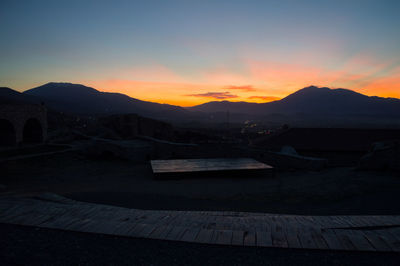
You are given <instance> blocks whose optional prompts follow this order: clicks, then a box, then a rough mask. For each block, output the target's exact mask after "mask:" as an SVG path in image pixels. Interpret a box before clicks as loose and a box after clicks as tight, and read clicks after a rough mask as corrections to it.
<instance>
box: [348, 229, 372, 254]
mask: <svg viewBox="0 0 400 266" xmlns="http://www.w3.org/2000/svg"><path fill="white" fill-rule="evenodd" d="M346 231H349V232H348V237H349V238H350V240H351V242H352V243H353V244H354V246H355V247H356V248H357V249H358V250H360V251H376V249H375V248H374V246H372V245H371V243H370V242H369V241H368V239H367V238H366V237H365V235H364V234H363V232H362V231H359V230H346Z"/></svg>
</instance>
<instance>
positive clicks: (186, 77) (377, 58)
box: [0, 0, 400, 106]
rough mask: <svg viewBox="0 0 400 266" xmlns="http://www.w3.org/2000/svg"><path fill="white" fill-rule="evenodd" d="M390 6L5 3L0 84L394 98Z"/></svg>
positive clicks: (178, 98) (152, 93) (194, 100)
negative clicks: (333, 92) (324, 91)
mask: <svg viewBox="0 0 400 266" xmlns="http://www.w3.org/2000/svg"><path fill="white" fill-rule="evenodd" d="M146 2H147V1H146ZM299 2H301V3H299ZM71 12H72V13H73V15H74V20H71V19H70V14H71ZM399 12H400V2H398V1H395V0H386V1H368V0H365V1H358V0H354V1H335V2H334V3H330V2H326V3H322V2H321V1H311V0H310V1H289V0H283V1H279V3H277V2H276V1H256V0H254V1H252V3H249V2H248V1H240V0H237V1H236V0H232V1H218V2H215V1H211V2H209V3H207V1H204V3H203V2H202V3H193V2H192V3H188V2H186V1H178V0H177V1H168V3H166V2H165V1H155V2H153V1H149V3H144V2H137V3H132V1H119V2H118V4H115V3H111V2H108V1H101V0H99V1H96V2H95V3H92V2H90V1H89V2H85V3H82V2H81V1H69V2H68V3H67V2H65V3H54V1H45V0H42V1H38V2H37V3H31V2H30V1H26V2H25V3H15V2H14V1H2V3H1V4H0V17H1V19H0V22H1V23H0V33H1V34H2V37H3V38H4V40H7V41H6V42H1V43H0V57H1V58H2V60H1V61H0V86H7V87H11V88H13V89H16V90H18V91H24V90H26V89H30V88H33V87H36V86H39V85H42V84H45V83H47V82H50V81H54V82H63V81H65V82H71V83H79V84H83V85H86V86H90V87H93V88H95V89H98V90H100V91H108V92H119V93H124V94H127V95H129V96H131V97H133V98H137V99H140V100H146V101H153V102H159V103H168V104H174V105H180V106H193V105H197V104H201V103H204V102H209V101H212V100H229V101H247V102H268V101H272V100H276V99H281V98H284V97H286V96H287V95H289V94H291V93H293V92H295V91H297V90H299V89H301V88H303V87H307V86H310V85H316V86H320V87H330V88H346V89H351V90H354V91H356V92H359V93H362V94H365V95H368V96H380V97H394V98H400V34H399V31H398V28H400V16H398V13H399ZM38 17H40V19H37V18H38Z"/></svg>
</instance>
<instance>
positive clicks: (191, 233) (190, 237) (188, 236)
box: [180, 228, 200, 242]
mask: <svg viewBox="0 0 400 266" xmlns="http://www.w3.org/2000/svg"><path fill="white" fill-rule="evenodd" d="M199 232H200V228H193V229H188V230H186V231H185V233H184V234H183V236H182V238H181V239H180V240H181V241H185V242H192V241H194V240H195V239H196V237H197V235H198V234H199Z"/></svg>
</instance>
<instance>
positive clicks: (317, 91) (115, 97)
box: [0, 83, 400, 127]
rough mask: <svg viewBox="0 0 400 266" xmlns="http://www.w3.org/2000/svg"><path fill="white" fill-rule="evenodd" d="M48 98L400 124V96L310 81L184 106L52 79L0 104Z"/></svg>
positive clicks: (155, 110)
mask: <svg viewBox="0 0 400 266" xmlns="http://www.w3.org/2000/svg"><path fill="white" fill-rule="evenodd" d="M7 102H13V103H17V102H22V103H44V104H45V105H46V106H47V107H48V108H49V109H50V110H54V111H59V112H64V113H70V114H89V115H108V114H122V113H136V114H139V115H141V116H147V117H151V118H155V119H161V120H166V121H169V122H176V123H180V122H182V123H186V124H187V126H189V127H190V126H194V125H195V124H196V123H202V124H204V125H207V124H208V123H226V121H227V119H228V116H227V114H226V112H227V111H229V113H230V115H229V120H230V122H232V123H239V125H240V124H241V123H243V121H246V120H257V121H259V122H263V123H264V122H265V123H267V124H270V125H277V124H282V123H288V124H290V125H294V126H320V127H321V126H322V127H326V126H328V127H329V126H345V127H352V126H365V127H369V126H375V125H378V124H379V125H380V126H384V127H386V126H388V127H393V126H395V127H399V126H400V100H399V99H393V98H381V97H369V96H366V95H363V94H360V93H356V92H354V91H351V90H346V89H329V88H325V87H323V88H319V87H315V86H310V87H306V88H303V89H301V90H299V91H297V92H295V93H293V94H291V95H289V96H287V97H285V98H283V99H281V100H278V101H273V102H269V103H248V102H229V101H220V102H218V101H213V102H208V103H204V104H201V105H197V106H193V107H188V108H183V107H180V106H174V105H169V104H159V103H153V102H146V101H141V100H138V99H135V98H131V97H129V96H127V95H124V94H120V93H109V92H100V91H98V90H96V89H94V88H90V87H87V86H84V85H80V84H71V83H47V84H45V85H43V86H39V87H36V88H33V89H30V90H27V91H25V92H23V93H19V92H16V91H14V90H12V89H10V88H0V103H7Z"/></svg>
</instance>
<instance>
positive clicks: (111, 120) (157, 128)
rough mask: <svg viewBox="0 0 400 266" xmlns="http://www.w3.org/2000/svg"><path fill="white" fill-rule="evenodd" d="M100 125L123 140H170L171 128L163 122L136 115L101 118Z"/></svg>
mask: <svg viewBox="0 0 400 266" xmlns="http://www.w3.org/2000/svg"><path fill="white" fill-rule="evenodd" d="M100 121H101V123H102V124H103V125H104V126H105V127H107V128H110V129H112V130H114V131H115V132H116V133H117V134H118V135H119V136H121V137H122V138H124V139H132V138H136V137H137V136H147V137H152V138H157V139H163V140H171V139H172V138H173V135H174V130H173V127H172V126H171V125H170V124H168V123H166V122H163V121H159V120H155V119H151V118H146V117H142V116H138V115H136V114H120V115H111V116H107V117H103V118H101V120H100Z"/></svg>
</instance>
